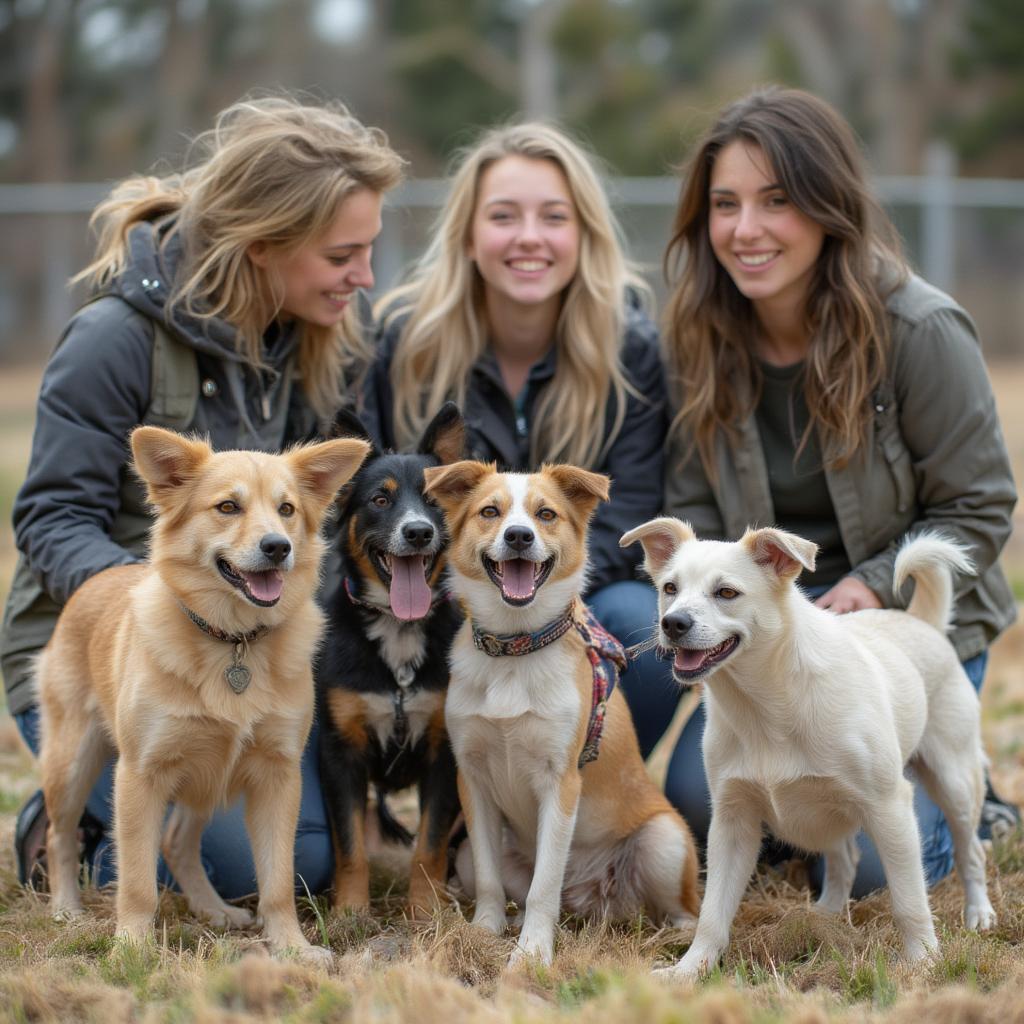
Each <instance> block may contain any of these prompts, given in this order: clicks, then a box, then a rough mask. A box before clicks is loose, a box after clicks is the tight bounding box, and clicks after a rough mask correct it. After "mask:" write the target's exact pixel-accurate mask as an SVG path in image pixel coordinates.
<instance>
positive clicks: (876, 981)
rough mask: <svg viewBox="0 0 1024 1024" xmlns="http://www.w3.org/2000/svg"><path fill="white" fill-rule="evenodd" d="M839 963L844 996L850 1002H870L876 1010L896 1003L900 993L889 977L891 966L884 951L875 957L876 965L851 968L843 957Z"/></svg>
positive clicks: (840, 957)
mask: <svg viewBox="0 0 1024 1024" xmlns="http://www.w3.org/2000/svg"><path fill="white" fill-rule="evenodd" d="M838 963H839V976H840V979H841V981H842V987H843V990H842V994H843V997H844V998H845V999H846V1000H847V1001H848V1002H851V1003H864V1002H869V1003H871V1005H872V1006H873V1007H875V1009H878V1010H884V1009H885V1008H886V1007H889V1006H892V1004H893V1003H894V1002H895V1001H896V997H897V995H898V994H899V991H898V989H897V987H896V983H895V982H894V981H893V980H892V978H891V977H890V976H889V965H888V963H887V962H886V957H885V953H884V952H883V951H882V950H879V951H878V952H877V954H876V955H875V962H874V963H862V964H860V965H858V966H856V967H853V968H851V967H850V966H849V965H848V964H847V963H846V959H845V957H842V956H841V955H840V956H839V957H838Z"/></svg>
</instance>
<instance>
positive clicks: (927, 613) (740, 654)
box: [622, 518, 995, 977]
mask: <svg viewBox="0 0 1024 1024" xmlns="http://www.w3.org/2000/svg"><path fill="white" fill-rule="evenodd" d="M634 541H640V542H641V544H643V547H644V552H645V555H646V568H647V571H648V572H649V573H650V575H651V577H652V579H653V580H654V583H655V586H656V587H657V588H658V593H659V610H660V616H661V618H660V635H659V639H660V642H661V643H662V644H663V645H664V646H665V647H667V648H670V649H672V650H673V651H674V652H675V660H674V662H673V672H674V674H675V676H676V678H677V679H678V680H680V681H685V682H687V683H689V682H693V681H696V680H704V681H706V684H707V686H706V690H705V697H704V700H705V708H706V712H707V726H706V729H705V733H704V762H705V767H706V770H707V775H708V783H709V786H710V790H711V802H712V817H711V827H710V832H709V835H708V851H707V876H708V877H707V887H706V890H705V894H704V901H703V904H702V908H701V913H700V920H699V922H698V925H697V934H696V937H695V939H694V942H693V944H692V945H691V947H690V949H689V950H688V952H687V953H686V955H685V956H684V957H683V958H682V959H681V960H680V961H679V963H678V964H676V965H675V966H674V967H671V968H669V969H668V971H669V972H671V973H672V974H673V975H674V976H678V977H693V976H696V975H698V974H699V973H701V972H703V971H705V970H707V969H709V968H711V967H713V966H714V965H715V963H716V962H717V961H718V958H719V956H721V954H722V952H723V951H724V949H725V947H726V945H727V944H728V941H729V928H730V926H731V924H732V919H733V917H734V916H735V913H736V909H737V907H738V906H739V902H740V898H741V897H742V895H743V892H744V890H745V889H746V886H747V882H748V881H749V879H750V875H751V872H752V871H753V869H754V865H755V862H756V859H757V853H758V849H759V848H760V843H761V833H762V825H764V824H766V825H767V826H768V827H769V828H770V829H771V830H772V832H773V833H774V834H775V835H777V836H778V837H780V838H781V839H784V840H785V841H787V842H789V843H792V844H793V845H795V846H797V847H800V848H801V849H805V850H813V851H819V852H822V853H824V854H825V882H824V887H823V889H822V893H821V898H820V899H819V901H818V907H819V908H820V909H822V910H826V911H832V912H836V911H839V910H841V909H842V908H843V907H844V906H845V904H846V901H847V900H848V899H849V896H850V890H851V887H852V885H853V880H854V874H855V871H856V865H857V846H856V842H855V837H856V835H857V832H858V831H859V830H860V829H862V828H863V829H864V830H865V831H866V832H867V833H868V835H869V836H870V837H871V838H872V840H874V843H875V846H876V847H877V849H878V852H879V855H880V857H881V860H882V864H883V866H884V868H885V873H886V878H887V880H888V882H889V890H890V893H891V898H892V912H893V917H894V919H895V921H896V925H897V927H898V929H899V931H900V933H901V935H902V938H903V943H904V951H905V955H906V957H907V958H908V959H910V960H916V959H919V958H921V957H923V956H925V955H926V954H927V953H928V951H929V950H932V949H933V948H934V947H935V946H936V939H935V929H934V927H933V924H932V915H931V911H930V909H929V906H928V896H927V892H926V889H925V881H924V871H923V867H922V863H921V841H920V836H919V833H918V826H917V821H916V819H915V817H914V810H913V805H912V787H911V784H910V782H909V781H908V780H907V779H906V778H904V774H903V769H904V766H905V765H907V764H910V765H912V766H913V769H914V772H915V773H916V775H917V777H918V778H919V779H920V780H921V782H922V783H923V784H924V786H925V787H926V789H927V790H928V793H929V794H930V795H931V797H932V798H933V799H934V800H935V802H936V803H937V804H938V805H939V806H940V807H941V808H942V810H943V813H944V814H945V816H946V820H947V821H948V822H949V827H950V831H951V832H952V835H953V844H954V856H955V860H956V868H957V874H958V875H959V877H960V881H961V884H962V885H963V887H964V894H965V900H966V907H965V914H964V917H965V921H966V924H967V926H968V927H969V928H978V929H985V928H990V927H992V925H993V924H994V923H995V913H994V912H993V910H992V905H991V903H990V902H989V898H988V892H987V889H986V881H985V853H984V850H983V848H982V845H981V842H980V841H979V839H978V837H977V835H976V830H977V826H978V820H979V817H980V814H981V803H982V794H983V790H984V754H983V753H982V747H981V737H980V729H979V706H978V698H977V695H976V694H975V692H974V689H973V688H972V686H971V684H970V682H969V681H968V679H967V677H966V675H965V674H964V672H963V669H962V667H961V665H960V663H959V661H958V660H957V657H956V653H955V651H954V650H953V647H952V645H951V644H950V643H949V642H948V641H947V640H946V639H945V636H944V635H943V634H944V631H945V630H946V628H947V625H948V623H949V620H950V616H951V614H952V609H953V597H952V573H953V572H954V571H957V572H969V571H970V569H971V566H970V563H969V561H968V560H967V558H966V556H965V555H964V553H963V551H962V550H961V549H960V548H959V547H958V546H957V545H955V544H953V543H951V542H949V541H946V540H943V539H941V538H939V537H937V536H933V535H925V536H920V537H916V538H914V539H912V540H910V541H909V542H907V543H906V544H905V546H904V547H903V548H902V550H901V551H900V553H899V555H898V556H897V559H896V566H895V583H896V590H897V592H899V591H900V590H901V588H902V585H903V584H904V582H906V581H907V580H908V579H909V578H913V580H914V583H915V589H914V596H913V600H912V601H911V602H910V606H909V608H908V610H907V611H906V612H902V611H892V610H870V611H860V612H855V613H852V614H849V615H834V614H833V613H831V612H828V611H825V610H823V609H820V608H817V607H815V606H814V604H812V603H811V602H810V601H809V600H808V599H807V598H806V597H804V596H803V594H801V593H800V591H799V590H798V589H797V588H796V587H795V586H794V580H795V579H796V577H797V575H798V574H799V573H800V571H801V569H813V568H814V556H815V552H816V547H815V545H814V544H812V543H811V542H810V541H806V540H803V539H802V538H800V537H796V536H793V535H792V534H787V533H784V532H782V531H781V530H774V529H764V530H756V531H748V532H747V533H746V535H745V536H744V537H743V539H742V540H740V541H739V542H737V543H734V544H728V543H722V542H717V541H698V540H697V539H696V537H695V535H694V533H693V530H692V529H691V528H690V527H689V525H688V524H686V523H683V522H680V521H679V520H677V519H668V518H662V519H655V520H653V521H651V522H649V523H646V524H644V525H643V526H640V527H638V528H637V529H635V530H632V531H630V532H629V533H627V534H626V535H625V536H624V537H623V538H622V543H623V544H624V545H626V544H631V543H633V542H634Z"/></svg>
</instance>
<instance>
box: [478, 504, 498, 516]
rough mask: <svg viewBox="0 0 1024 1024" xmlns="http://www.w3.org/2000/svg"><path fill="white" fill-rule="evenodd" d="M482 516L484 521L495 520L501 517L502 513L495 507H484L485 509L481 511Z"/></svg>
mask: <svg viewBox="0 0 1024 1024" xmlns="http://www.w3.org/2000/svg"><path fill="white" fill-rule="evenodd" d="M480 515H482V516H483V517H484V519H495V518H496V517H497V516H499V515H501V513H500V512H499V511H498V509H497V508H496V507H495V506H494V505H484V507H483V508H482V509H480Z"/></svg>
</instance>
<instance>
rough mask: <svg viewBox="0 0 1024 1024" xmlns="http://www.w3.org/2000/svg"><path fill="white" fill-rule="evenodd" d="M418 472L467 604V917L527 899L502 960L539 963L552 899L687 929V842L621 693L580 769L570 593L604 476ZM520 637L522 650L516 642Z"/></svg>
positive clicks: (547, 949)
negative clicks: (594, 751)
mask: <svg viewBox="0 0 1024 1024" xmlns="http://www.w3.org/2000/svg"><path fill="white" fill-rule="evenodd" d="M425 476H426V481H427V485H426V492H427V494H428V495H430V496H431V497H433V498H434V499H435V500H436V501H437V502H438V503H439V504H440V505H441V507H442V508H443V510H444V513H445V517H446V519H447V523H448V529H449V533H450V534H451V536H452V538H453V539H452V544H451V548H450V550H449V566H450V571H451V576H452V580H451V587H452V590H453V591H454V593H455V595H456V596H457V597H458V598H459V600H460V601H461V602H462V604H463V607H464V608H465V610H466V612H467V621H466V623H465V624H464V625H463V627H462V628H461V630H460V632H459V634H458V635H457V637H456V639H455V642H454V645H453V648H452V655H451V670H452V674H451V681H450V683H449V688H448V696H447V701H446V705H445V717H446V721H447V726H448V733H449V736H450V737H451V742H452V746H453V748H454V751H455V757H456V761H457V763H458V768H459V772H458V781H459V795H460V798H461V801H462V807H463V810H464V812H465V816H466V824H467V826H468V829H469V842H470V847H471V850H472V858H471V862H470V858H469V857H467V856H466V855H465V853H464V851H463V853H462V855H460V857H459V858H458V859H457V865H456V866H457V870H458V874H459V879H460V881H461V882H462V884H463V886H464V888H465V889H466V890H467V892H469V894H470V895H471V896H475V899H476V911H475V914H474V917H473V923H474V924H476V925H480V926H482V927H484V928H487V929H489V930H490V931H493V932H501V931H502V930H503V929H504V928H505V925H506V918H505V909H506V900H507V898H511V899H514V900H515V901H516V902H517V903H518V904H519V906H520V907H523V906H524V904H525V916H524V920H523V927H522V932H521V934H520V936H519V941H518V945H517V947H516V950H515V951H514V952H513V960H516V959H518V958H519V957H521V956H522V955H524V954H533V955H537V956H539V957H540V958H541V959H542V960H544V961H545V962H549V961H550V960H551V956H552V950H553V943H554V933H555V926H556V923H557V920H558V913H559V906H560V905H564V906H565V907H566V909H567V910H570V911H572V912H574V913H579V914H582V915H587V916H608V917H622V916H626V915H630V914H633V913H636V912H637V911H639V910H641V909H643V908H646V909H647V910H648V912H649V913H650V914H651V915H652V916H653V917H655V918H657V919H659V920H666V921H668V922H669V923H670V924H671V925H674V926H686V925H688V924H692V923H693V919H694V915H695V914H696V912H697V909H698V907H699V898H698V894H697V858H696V855H695V852H694V847H693V840H692V838H691V836H690V831H689V829H688V828H687V826H686V824H685V822H684V821H683V819H682V818H681V817H680V816H679V815H678V813H677V812H676V811H675V810H674V809H673V808H672V806H671V805H670V804H669V803H668V801H667V800H666V799H665V797H664V796H663V795H662V794H661V792H660V791H659V790H658V788H657V787H656V786H655V785H654V783H653V782H652V781H651V780H650V778H649V777H648V775H647V773H646V771H645V768H644V764H643V761H642V759H641V757H640V751H639V748H638V746H637V740H636V734H635V732H634V730H633V723H632V720H631V718H630V715H629V709H628V708H627V706H626V703H625V700H624V698H623V696H622V694H621V692H620V691H619V690H617V689H615V690H613V691H612V692H611V696H610V698H609V699H608V702H607V705H606V706H604V707H603V710H604V712H605V717H604V722H603V730H602V731H601V735H600V746H599V748H598V750H599V754H598V756H597V758H596V760H593V761H591V762H589V763H586V764H582V762H583V761H585V760H586V757H587V756H589V755H588V754H585V753H584V751H585V748H587V746H588V734H590V737H591V740H592V739H593V732H592V725H593V722H594V711H595V709H596V708H597V704H596V703H595V702H594V693H595V678H596V676H595V669H594V665H593V664H592V662H591V660H590V657H589V656H588V647H587V640H586V637H587V635H588V634H587V632H586V625H585V624H586V622H587V615H588V613H587V612H586V609H585V608H584V606H583V604H582V602H581V601H580V596H579V595H580V593H581V591H582V589H583V585H584V580H585V577H586V567H587V554H586V540H587V525H588V522H589V520H590V517H591V515H592V514H593V511H594V509H595V507H596V506H597V504H598V502H600V501H603V500H606V499H607V497H608V486H609V481H608V478H607V477H604V476H600V475H598V474H595V473H590V472H587V471H586V470H583V469H577V468H575V467H572V466H545V467H544V469H543V470H542V471H541V472H539V473H536V474H533V475H526V474H513V473H498V472H496V471H495V468H494V466H493V465H485V464H483V463H479V462H457V463H455V464H453V465H451V466H441V467H437V468H433V469H427V470H426V471H425ZM560 623H561V624H562V625H559V624H560ZM581 625H582V626H583V629H582V631H581V628H580V627H581ZM563 626H564V628H563ZM560 629H561V632H559V630H560ZM499 634H500V636H499ZM538 638H539V639H538ZM548 638H551V639H550V642H548ZM524 640H529V641H530V644H528V645H527V646H528V647H529V648H530V649H529V651H528V653H524V651H525V650H526V648H524V647H521V646H517V645H520V644H521V643H522V642H523V641H524ZM508 645H511V646H512V647H513V648H515V649H514V650H503V649H502V648H503V647H507V646H508ZM581 764H582V767H581Z"/></svg>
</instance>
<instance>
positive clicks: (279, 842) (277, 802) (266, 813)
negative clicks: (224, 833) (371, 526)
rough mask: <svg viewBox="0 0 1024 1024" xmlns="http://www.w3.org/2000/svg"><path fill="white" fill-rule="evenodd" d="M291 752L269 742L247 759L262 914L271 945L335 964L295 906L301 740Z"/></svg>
mask: <svg viewBox="0 0 1024 1024" xmlns="http://www.w3.org/2000/svg"><path fill="white" fill-rule="evenodd" d="M295 743H296V745H297V749H296V751H295V753H294V756H293V755H292V754H290V753H285V752H280V751H274V750H273V749H269V748H268V746H267V745H266V744H265V743H263V744H260V748H259V752H258V753H257V752H255V751H252V752H250V753H249V754H248V755H247V756H246V759H245V762H244V765H243V766H242V770H243V788H244V790H245V823H246V828H247V830H248V832H249V843H250V845H251V846H252V853H253V861H254V862H255V865H256V883H257V885H258V887H259V915H260V917H261V918H262V919H263V931H264V934H265V935H266V937H267V939H268V941H269V942H270V947H271V949H273V950H274V952H276V953H281V952H285V951H286V950H293V951H295V952H296V953H298V955H299V956H300V957H302V959H304V960H307V961H309V962H311V963H322V964H329V963H330V962H331V960H332V959H333V958H332V956H331V951H330V950H329V949H325V948H323V947H322V946H312V945H310V943H309V941H308V940H307V939H306V936H305V935H303V933H302V928H301V927H300V926H299V918H298V914H297V913H296V910H295V830H296V827H297V825H298V821H299V800H300V797H301V795H302V778H301V775H300V773H299V751H300V750H301V743H299V741H298V740H296V741H295Z"/></svg>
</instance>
